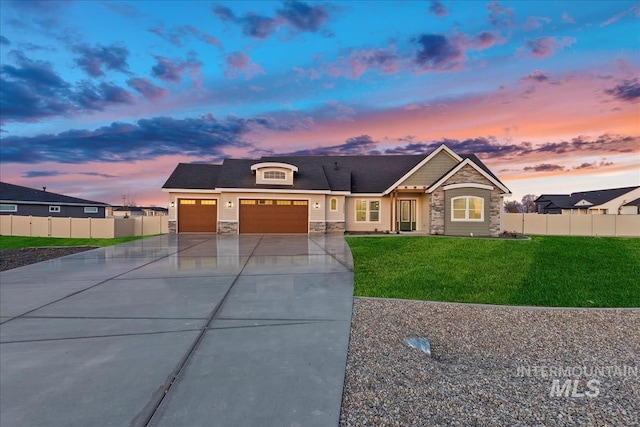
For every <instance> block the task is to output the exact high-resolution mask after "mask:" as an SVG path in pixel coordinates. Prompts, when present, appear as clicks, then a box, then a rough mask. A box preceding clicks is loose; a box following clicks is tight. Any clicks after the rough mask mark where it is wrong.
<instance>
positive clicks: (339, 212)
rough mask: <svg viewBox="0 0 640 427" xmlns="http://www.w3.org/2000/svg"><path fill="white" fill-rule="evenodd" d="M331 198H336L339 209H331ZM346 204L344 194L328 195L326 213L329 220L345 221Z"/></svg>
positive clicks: (325, 205) (325, 206)
mask: <svg viewBox="0 0 640 427" xmlns="http://www.w3.org/2000/svg"><path fill="white" fill-rule="evenodd" d="M331 199H336V202H337V206H336V207H337V209H336V210H335V211H332V210H331ZM344 204H345V197H344V196H327V197H326V198H325V202H324V211H325V213H326V217H327V221H344V209H345V205H344Z"/></svg>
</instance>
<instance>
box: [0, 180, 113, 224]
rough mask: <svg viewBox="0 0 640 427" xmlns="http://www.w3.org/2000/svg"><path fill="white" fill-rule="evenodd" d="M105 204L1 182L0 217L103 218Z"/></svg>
mask: <svg viewBox="0 0 640 427" xmlns="http://www.w3.org/2000/svg"><path fill="white" fill-rule="evenodd" d="M107 206H108V205H107V204H106V203H101V202H94V201H92V200H85V199H79V198H77V197H70V196H65V195H62V194H56V193H51V192H49V191H45V190H35V189H33V188H28V187H22V186H20V185H13V184H9V183H6V182H0V215H21V216H28V215H32V216H42V217H48V216H51V217H71V218H104V217H105V209H106V208H107Z"/></svg>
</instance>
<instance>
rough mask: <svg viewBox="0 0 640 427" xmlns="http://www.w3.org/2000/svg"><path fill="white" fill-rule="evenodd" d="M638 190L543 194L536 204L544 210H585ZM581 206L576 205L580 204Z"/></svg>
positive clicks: (626, 188) (617, 189)
mask: <svg viewBox="0 0 640 427" xmlns="http://www.w3.org/2000/svg"><path fill="white" fill-rule="evenodd" d="M636 188H640V186H635V187H623V188H610V189H606V190H594V191H582V192H578V193H571V194H543V195H541V196H540V197H538V198H537V199H536V200H535V201H536V203H539V204H543V205H544V206H545V207H546V208H548V209H550V208H556V209H577V208H585V207H589V206H598V205H602V204H605V203H607V202H609V201H611V200H613V199H615V198H617V197H620V196H622V195H624V194H626V193H628V192H630V191H633V190H635V189H636ZM582 201H584V202H586V203H584V202H583V203H582V204H581V205H576V204H577V203H580V202H582Z"/></svg>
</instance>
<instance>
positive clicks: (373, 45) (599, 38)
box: [0, 0, 640, 205]
mask: <svg viewBox="0 0 640 427" xmlns="http://www.w3.org/2000/svg"><path fill="white" fill-rule="evenodd" d="M639 14H640V7H639V3H638V2H636V1H601V2H598V1H592V2H575V1H569V2H562V1H556V2H528V1H518V2H507V1H502V2H497V1H489V2H483V1H451V2H448V1H373V2H364V1H362V2H355V1H349V2H321V1H314V2H302V1H285V2H268V1H258V2H252V1H244V2H207V1H192V2H186V1H184V2H182V1H181V2H172V1H163V2H149V1H132V2H127V1H122V2H109V1H99V2H98V1H95V2H94V1H19V2H13V1H4V0H3V1H2V2H1V3H0V16H1V18H0V36H1V38H0V61H1V68H0V78H1V85H0V113H1V115H0V117H1V118H0V128H1V132H0V148H1V153H0V154H1V155H0V164H1V166H2V168H1V172H0V177H1V179H2V180H3V181H6V182H12V183H15V184H20V185H26V186H30V187H35V188H40V187H42V186H47V188H48V189H50V191H54V192H59V193H65V194H69V195H75V196H79V197H84V198H90V199H95V200H99V201H104V202H108V203H114V204H115V203H118V202H119V201H120V200H121V195H122V194H125V193H126V194H129V195H130V197H131V198H134V199H135V200H136V201H138V203H140V204H157V205H166V203H167V199H166V195H165V194H164V193H162V192H161V191H160V187H161V186H162V184H163V183H164V181H165V180H166V178H167V177H168V176H169V174H170V173H171V171H172V170H173V168H174V167H175V165H176V164H177V163H178V162H219V161H220V160H221V159H222V158H224V157H259V156H261V155H271V154H289V153H297V154H322V153H331V154H362V155H366V154H386V153H388V154H401V153H411V154H414V153H415V154H418V153H424V152H429V151H430V150H432V149H433V148H434V147H436V146H438V145H439V144H441V143H443V142H444V143H447V144H449V145H450V146H451V147H452V148H454V149H455V150H456V151H459V152H462V153H464V152H470V153H475V154H477V155H478V156H479V157H480V158H481V159H482V160H483V161H484V162H485V163H486V164H487V165H488V166H489V167H491V168H492V170H493V171H494V172H495V173H496V174H497V175H498V176H499V177H500V178H501V179H502V180H503V181H504V182H505V183H506V184H507V186H509V187H510V189H511V190H512V191H513V193H514V197H515V198H517V199H519V198H520V197H522V195H524V194H527V193H534V194H542V193H565V192H571V191H585V190H592V189H598V188H608V187H624V186H630V185H639V184H640V176H639V171H638V165H639V164H640V135H639V133H640V81H639V79H638V76H639V75H640V74H639V69H640V39H639V37H640V20H639V19H638V18H639Z"/></svg>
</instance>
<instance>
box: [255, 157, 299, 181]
mask: <svg viewBox="0 0 640 427" xmlns="http://www.w3.org/2000/svg"><path fill="white" fill-rule="evenodd" d="M251 172H252V173H255V174H256V184H262V185H293V175H294V174H295V173H297V172H298V167H297V166H294V165H290V164H288V163H278V162H263V163H256V164H254V165H251Z"/></svg>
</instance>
